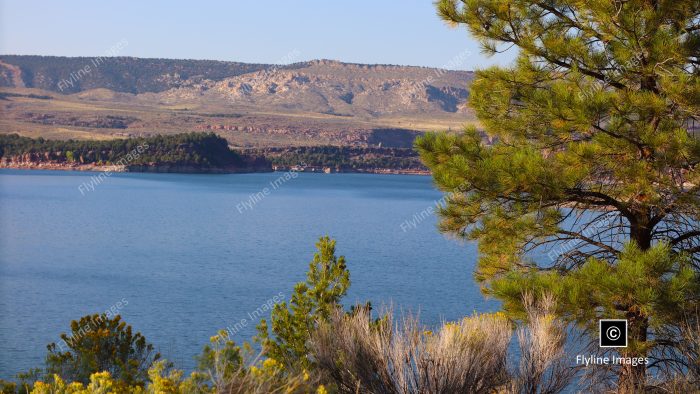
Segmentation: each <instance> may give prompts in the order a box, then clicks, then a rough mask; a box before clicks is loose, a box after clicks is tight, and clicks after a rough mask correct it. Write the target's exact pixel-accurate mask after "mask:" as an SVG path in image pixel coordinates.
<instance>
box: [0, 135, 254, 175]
mask: <svg viewBox="0 0 700 394" xmlns="http://www.w3.org/2000/svg"><path fill="white" fill-rule="evenodd" d="M139 147H141V149H139ZM135 151H136V153H138V154H134V152H135ZM27 153H30V154H36V155H34V157H33V159H34V160H38V161H50V160H54V161H58V162H61V161H68V162H73V161H75V162H79V163H98V162H101V163H105V164H117V163H119V161H120V160H124V159H128V158H131V160H127V161H126V162H125V163H126V164H128V165H147V164H183V165H196V166H200V167H205V168H206V167H227V166H241V165H244V164H245V162H244V159H243V158H242V157H241V156H240V155H239V154H238V153H236V152H234V151H232V150H231V149H229V147H228V142H227V141H226V139H224V138H221V137H219V136H217V135H216V134H214V133H183V134H175V135H167V136H164V135H157V136H154V137H145V138H130V139H115V140H109V141H86V140H67V141H59V140H45V139H43V138H39V139H31V138H27V137H20V136H18V135H16V134H9V135H8V134H0V156H3V157H11V156H17V155H23V154H27Z"/></svg>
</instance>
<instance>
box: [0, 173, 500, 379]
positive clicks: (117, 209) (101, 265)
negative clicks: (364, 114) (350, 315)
mask: <svg viewBox="0 0 700 394" xmlns="http://www.w3.org/2000/svg"><path fill="white" fill-rule="evenodd" d="M281 175H283V174H282V173H267V174H245V175H176V174H114V175H112V176H111V177H108V178H106V179H105V180H104V182H102V183H101V184H98V185H97V186H96V188H95V191H92V192H88V193H86V194H85V195H81V193H80V191H79V190H78V187H79V185H80V184H82V183H83V182H90V178H91V177H92V176H95V174H94V173H76V172H45V171H18V170H3V171H0V316H1V317H0V378H9V377H11V376H13V375H14V374H15V373H17V372H19V371H23V370H26V369H28V368H31V367H37V366H40V365H41V364H42V362H43V358H44V355H45V354H46V344H48V343H50V342H52V341H57V340H58V339H59V338H58V335H59V334H60V333H61V332H65V331H67V329H68V324H69V322H70V321H71V320H73V319H77V318H79V317H81V316H83V315H86V314H91V313H99V312H102V311H105V310H107V309H109V308H110V307H113V306H114V305H116V304H117V302H119V301H121V300H122V299H124V300H126V302H127V304H126V305H125V306H122V307H121V308H120V310H119V312H120V313H121V315H122V316H123V318H124V319H125V320H126V321H127V322H128V323H129V324H131V325H133V326H134V328H135V329H136V330H139V331H141V332H142V333H143V334H144V335H145V336H146V338H147V339H148V340H149V341H150V342H152V343H154V344H155V345H156V346H157V347H158V348H159V350H160V351H161V352H162V353H163V354H164V356H165V357H166V358H168V359H170V360H172V361H174V362H175V364H176V366H177V367H179V368H184V369H187V370H189V369H192V368H193V367H194V365H195V362H194V359H193V357H194V356H195V355H196V354H199V352H200V351H201V348H202V346H204V345H205V344H206V343H207V342H208V339H209V337H210V336H211V335H213V334H214V333H215V332H216V331H217V330H219V329H222V328H224V327H227V326H230V327H233V325H234V324H236V323H239V324H238V326H237V327H238V328H240V330H239V331H238V333H237V336H236V337H235V338H234V339H235V340H236V341H237V342H241V341H243V340H245V339H249V338H250V337H251V336H252V335H253V334H254V332H255V329H254V326H255V324H256V323H257V321H252V320H251V319H250V318H249V315H248V314H249V313H251V314H252V313H253V312H254V311H255V309H256V308H259V307H260V306H261V305H263V304H265V303H266V302H268V300H270V299H271V298H272V297H274V296H275V295H277V294H279V293H280V292H282V293H283V295H284V296H285V299H287V298H288V297H289V295H290V294H291V290H292V287H293V285H294V283H296V282H298V281H301V280H304V278H305V273H306V270H307V268H308V263H309V261H310V260H311V258H312V255H313V253H314V243H315V242H316V240H317V239H318V237H319V236H321V235H325V234H328V235H330V236H331V237H333V238H335V239H336V240H337V252H338V254H342V255H345V256H346V258H347V262H348V267H349V269H350V275H351V280H352V285H351V287H350V291H349V294H348V296H347V297H346V302H347V303H348V304H352V303H355V302H364V301H366V300H371V301H372V303H373V304H374V305H375V307H376V306H378V305H382V304H389V303H391V304H393V305H394V307H395V309H398V310H404V311H413V312H420V316H421V319H422V320H423V322H425V323H427V324H436V323H439V322H440V321H441V320H455V319H458V318H460V317H461V316H464V315H468V314H471V313H473V312H474V311H478V312H483V311H490V310H496V309H497V307H498V305H497V303H496V302H495V301H493V300H485V299H484V298H483V297H482V295H481V294H480V292H479V289H478V287H477V285H476V284H475V283H474V280H473V278H472V271H473V265H474V260H475V253H476V251H475V247H474V245H473V244H466V243H463V242H461V243H460V242H458V241H455V240H453V239H447V238H445V237H444V236H443V235H441V234H439V233H438V232H437V230H436V227H435V223H436V221H435V218H434V217H433V216H430V217H427V219H425V220H422V218H425V214H421V212H422V211H424V210H426V209H427V208H429V207H430V206H433V205H434V202H435V200H437V199H440V198H441V194H440V193H439V192H437V191H436V190H435V189H434V188H433V186H432V180H431V178H430V177H421V176H401V175H364V174H298V177H296V178H293V179H289V180H288V181H285V182H282V183H281V184H280V185H279V187H278V188H277V189H273V188H272V187H271V185H270V182H272V181H274V180H275V179H277V178H279V177H280V176H281ZM265 187H268V188H269V193H268V194H267V195H264V193H263V195H264V197H262V198H260V194H258V195H257V197H254V198H252V200H251V199H250V196H251V194H255V193H258V192H262V191H263V190H264V188H265ZM244 201H247V202H248V205H244V206H243V207H244V208H243V210H242V212H240V209H238V208H237V206H238V207H241V205H239V204H242V203H243V202H244ZM250 201H256V202H255V203H254V204H253V205H252V208H249V206H250ZM414 215H416V217H418V219H416V217H414ZM406 220H413V221H414V223H416V226H415V228H413V227H412V226H411V225H410V224H408V223H404V221H406ZM421 220H422V221H421ZM401 223H404V228H407V229H408V231H403V230H402V228H401ZM243 319H246V320H247V322H246V324H245V325H242V324H240V323H241V321H242V320H243Z"/></svg>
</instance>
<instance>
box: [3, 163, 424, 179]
mask: <svg viewBox="0 0 700 394" xmlns="http://www.w3.org/2000/svg"><path fill="white" fill-rule="evenodd" d="M0 169H10V170H45V171H81V172H119V173H157V174H254V173H266V172H289V171H292V172H299V173H311V174H325V173H324V172H323V171H294V170H286V171H284V170H274V169H272V168H265V169H260V168H235V169H234V168H197V167H194V166H187V165H155V166H143V165H133V166H128V165H121V166H120V165H109V166H104V165H102V166H98V165H94V164H63V163H61V164H59V163H31V164H28V163H0ZM331 174H376V175H420V176H429V175H431V174H430V171H427V170H403V169H391V168H376V169H368V170H365V169H359V170H341V171H333V172H331Z"/></svg>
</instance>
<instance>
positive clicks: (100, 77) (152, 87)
mask: <svg viewBox="0 0 700 394" xmlns="http://www.w3.org/2000/svg"><path fill="white" fill-rule="evenodd" d="M0 60H1V61H3V62H5V63H9V64H13V65H16V66H19V67H20V69H21V70H22V79H23V82H24V84H25V85H26V86H27V87H31V88H39V89H45V90H52V91H55V92H59V91H60V92H61V93H76V92H80V91H83V90H87V89H95V88H107V89H111V90H114V91H118V92H128V93H144V92H161V91H164V90H167V89H170V88H174V87H177V86H178V85H179V84H180V83H182V80H185V79H188V78H192V77H202V78H206V79H211V80H215V81H218V80H222V79H224V78H227V77H233V76H236V75H241V74H245V73H249V72H254V71H257V70H262V69H264V68H266V67H269V65H265V64H246V63H236V62H222V61H216V60H175V59H138V58H133V57H99V58H93V57H56V56H17V55H2V56H0ZM86 66H89V67H90V72H89V73H87V74H85V75H84V76H82V77H81V78H79V79H78V80H77V81H72V82H73V85H70V84H65V83H64V84H62V86H61V87H63V89H62V90H61V89H60V88H59V82H60V81H61V80H64V79H66V80H69V79H70V78H71V74H76V73H78V72H79V70H82V69H84V68H85V67H86ZM164 75H170V76H171V78H163V76H164ZM3 82H4V84H5V85H8V84H9V81H2V80H0V86H2V84H3Z"/></svg>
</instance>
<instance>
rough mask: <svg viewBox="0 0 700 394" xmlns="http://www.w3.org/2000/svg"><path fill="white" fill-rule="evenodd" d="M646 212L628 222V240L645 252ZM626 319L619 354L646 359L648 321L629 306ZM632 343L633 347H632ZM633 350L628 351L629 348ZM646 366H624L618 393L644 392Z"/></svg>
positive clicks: (647, 239)
mask: <svg viewBox="0 0 700 394" xmlns="http://www.w3.org/2000/svg"><path fill="white" fill-rule="evenodd" d="M651 230H652V229H651V228H650V227H649V215H648V212H644V213H642V214H639V215H638V216H636V217H635V218H634V219H632V220H630V239H631V240H632V241H634V242H635V243H636V244H637V246H638V247H639V248H640V249H641V250H643V251H647V250H649V249H650V248H651V232H652V231H651ZM625 319H627V346H628V347H627V348H626V349H624V350H623V351H622V352H620V353H621V355H622V356H623V357H633V358H638V357H646V356H647V354H646V341H647V333H648V330H649V319H648V318H647V317H646V316H643V315H642V314H640V313H639V311H637V310H636V308H634V307H633V306H631V307H630V308H629V309H628V310H627V311H626V313H625ZM633 343H634V345H633ZM631 345H632V346H633V349H634V350H629V349H630V347H629V346H631ZM646 370H647V367H646V364H644V363H639V364H638V365H637V366H632V365H624V366H622V367H621V368H620V373H619V375H618V385H619V391H620V392H621V393H637V392H641V391H643V390H644V386H645V384H646Z"/></svg>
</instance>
